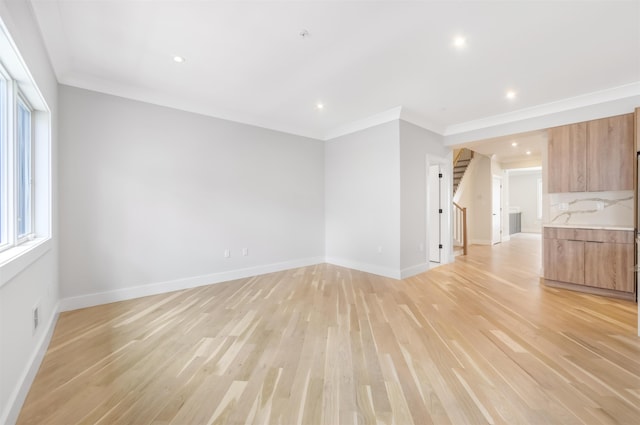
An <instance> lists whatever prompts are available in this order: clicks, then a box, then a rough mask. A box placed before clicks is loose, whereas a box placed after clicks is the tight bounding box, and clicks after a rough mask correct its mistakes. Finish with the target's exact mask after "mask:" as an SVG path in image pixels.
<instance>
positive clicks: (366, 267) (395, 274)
mask: <svg viewBox="0 0 640 425" xmlns="http://www.w3.org/2000/svg"><path fill="white" fill-rule="evenodd" d="M325 262H327V263H329V264H333V265H335V266H340V267H346V268H348V269H354V270H360V271H361V272H367V273H371V274H377V275H378V276H384V277H389V278H391V279H398V280H399V279H402V277H401V273H400V271H399V270H394V269H389V268H386V267H380V266H376V265H373V264H367V263H360V262H357V261H351V260H345V259H343V258H335V257H327V258H326V261H325Z"/></svg>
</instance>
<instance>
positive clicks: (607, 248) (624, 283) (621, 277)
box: [584, 242, 634, 292]
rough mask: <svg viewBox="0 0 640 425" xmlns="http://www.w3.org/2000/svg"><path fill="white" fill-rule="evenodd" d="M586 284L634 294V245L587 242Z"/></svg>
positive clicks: (585, 256) (585, 253) (585, 247)
mask: <svg viewBox="0 0 640 425" xmlns="http://www.w3.org/2000/svg"><path fill="white" fill-rule="evenodd" d="M584 264H585V270H584V276H585V277H584V284H585V285H588V286H595V287H598V288H604V289H612V290H615V291H623V292H633V289H634V288H633V287H634V284H633V273H634V264H633V245H632V244H624V243H606V242H604V243H603V242H585V245H584Z"/></svg>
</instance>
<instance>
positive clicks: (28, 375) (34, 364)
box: [0, 304, 59, 425]
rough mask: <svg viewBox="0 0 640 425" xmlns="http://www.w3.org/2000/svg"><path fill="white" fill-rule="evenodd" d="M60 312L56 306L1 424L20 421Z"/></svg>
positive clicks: (14, 391)
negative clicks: (23, 406)
mask: <svg viewBox="0 0 640 425" xmlns="http://www.w3.org/2000/svg"><path fill="white" fill-rule="evenodd" d="M58 311H59V304H56V306H55V307H54V308H53V313H52V314H51V317H50V318H49V323H47V329H46V330H45V332H43V333H42V336H41V337H40V340H39V341H38V345H37V346H36V350H35V351H34V352H33V354H32V355H31V358H30V359H29V362H28V363H27V367H26V369H25V370H24V372H22V375H21V376H20V379H19V380H18V385H17V386H16V388H15V389H14V390H13V392H12V393H11V394H10V395H9V398H8V400H7V406H8V407H7V410H6V411H5V414H4V416H3V417H0V424H5V425H13V424H15V423H16V422H17V421H18V416H19V415H20V410H21V409H22V405H23V404H24V401H25V399H26V398H27V395H28V394H29V389H31V384H32V383H33V380H34V379H35V378H36V374H37V373H38V369H40V364H41V363H42V359H44V355H45V353H46V352H47V349H48V348H49V342H51V337H52V336H53V330H54V329H55V328H56V323H57V322H58V315H59V313H58Z"/></svg>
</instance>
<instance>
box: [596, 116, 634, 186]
mask: <svg viewBox="0 0 640 425" xmlns="http://www.w3.org/2000/svg"><path fill="white" fill-rule="evenodd" d="M633 120H634V115H633V114H626V115H618V116H615V117H609V118H603V119H599V120H593V121H589V122H587V191H589V192H597V191H603V190H632V189H633V164H634V162H635V155H634V150H633V149H634V148H633V146H634V142H633V130H634V127H633V126H634V124H633Z"/></svg>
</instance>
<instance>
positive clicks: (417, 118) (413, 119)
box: [400, 107, 447, 136]
mask: <svg viewBox="0 0 640 425" xmlns="http://www.w3.org/2000/svg"><path fill="white" fill-rule="evenodd" d="M400 119H401V120H402V121H406V122H408V123H411V124H413V125H416V126H418V127H420V128H423V129H425V130H428V131H430V132H432V133H435V134H437V135H439V136H441V135H443V134H444V133H445V131H446V130H447V128H446V127H445V126H443V125H439V124H436V123H434V122H432V121H429V120H428V119H426V118H425V117H423V116H422V115H419V114H416V113H414V112H411V111H409V110H408V109H407V108H405V107H402V109H401V111H400Z"/></svg>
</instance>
